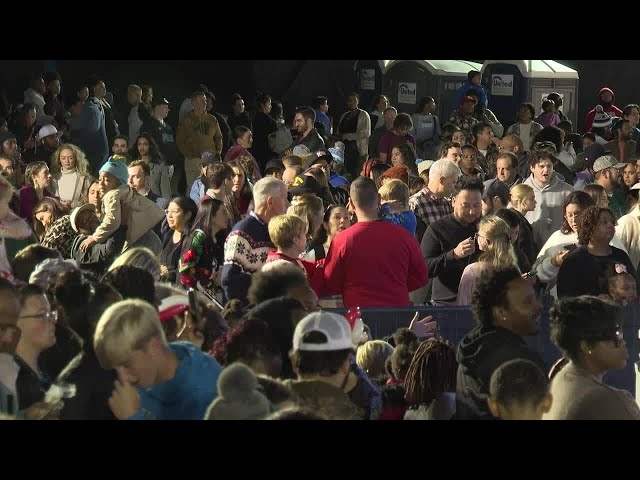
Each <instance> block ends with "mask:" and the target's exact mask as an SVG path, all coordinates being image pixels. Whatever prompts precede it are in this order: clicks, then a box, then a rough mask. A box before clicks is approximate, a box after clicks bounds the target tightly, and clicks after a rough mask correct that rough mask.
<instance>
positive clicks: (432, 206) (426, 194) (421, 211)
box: [409, 186, 453, 227]
mask: <svg viewBox="0 0 640 480" xmlns="http://www.w3.org/2000/svg"><path fill="white" fill-rule="evenodd" d="M409 208H410V209H411V211H412V212H413V213H414V214H415V215H416V217H418V218H419V219H420V220H422V221H423V222H424V223H425V224H426V226H427V227H428V226H429V225H430V224H432V223H433V222H435V221H436V220H439V219H441V218H442V217H446V216H447V215H449V214H450V213H453V207H452V206H451V201H450V200H447V199H446V198H438V197H436V196H435V195H434V194H433V192H431V190H429V188H428V187H426V186H425V187H424V188H423V189H422V190H420V191H419V192H418V193H416V194H414V195H412V196H411V198H409Z"/></svg>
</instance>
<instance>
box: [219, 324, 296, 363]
mask: <svg viewBox="0 0 640 480" xmlns="http://www.w3.org/2000/svg"><path fill="white" fill-rule="evenodd" d="M292 338H293V337H292ZM211 355H213V357H215V359H216V360H218V362H219V363H220V365H222V366H223V367H224V366H226V365H229V364H231V363H233V362H238V361H240V362H243V363H246V364H249V363H252V362H254V361H256V360H258V359H261V358H265V357H280V349H279V348H278V345H277V344H276V342H275V340H274V339H273V335H272V334H271V330H270V329H269V326H268V325H267V323H266V322H263V321H261V320H245V321H243V322H241V323H239V324H238V325H236V326H235V327H233V328H232V329H231V330H229V331H228V332H227V333H226V334H225V335H223V336H221V337H219V338H218V339H217V340H216V341H215V342H214V343H213V347H212V349H211Z"/></svg>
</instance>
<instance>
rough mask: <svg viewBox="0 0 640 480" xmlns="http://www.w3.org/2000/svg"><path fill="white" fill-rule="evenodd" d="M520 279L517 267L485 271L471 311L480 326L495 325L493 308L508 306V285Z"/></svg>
mask: <svg viewBox="0 0 640 480" xmlns="http://www.w3.org/2000/svg"><path fill="white" fill-rule="evenodd" d="M518 278H522V277H521V274H520V270H518V269H517V268H516V267H506V268H493V267H490V268H488V269H487V270H485V272H484V274H483V275H482V276H481V277H480V278H479V279H478V280H477V282H476V286H475V290H474V291H473V295H472V296H471V311H472V312H473V316H474V317H475V318H476V322H477V323H478V325H484V326H492V325H493V307H504V306H506V305H507V303H508V300H507V284H508V283H509V282H512V281H513V280H516V279H518Z"/></svg>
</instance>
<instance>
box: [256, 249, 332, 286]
mask: <svg viewBox="0 0 640 480" xmlns="http://www.w3.org/2000/svg"><path fill="white" fill-rule="evenodd" d="M278 260H283V261H285V262H289V263H293V264H294V265H296V266H297V267H299V268H300V269H302V270H303V271H304V273H305V275H306V276H307V279H309V286H310V287H311V288H313V290H314V291H315V292H316V295H318V296H320V294H321V293H322V289H323V283H324V277H323V275H322V264H323V263H324V258H323V259H322V260H319V261H317V262H309V261H307V260H301V259H299V258H292V257H290V256H288V255H285V254H284V253H281V252H276V251H275V250H272V251H270V252H269V256H268V257H267V261H266V262H264V263H265V265H266V264H267V263H271V262H275V261H278Z"/></svg>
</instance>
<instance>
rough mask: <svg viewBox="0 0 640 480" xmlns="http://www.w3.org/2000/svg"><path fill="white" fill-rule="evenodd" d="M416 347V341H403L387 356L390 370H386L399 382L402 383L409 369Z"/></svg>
mask: <svg viewBox="0 0 640 480" xmlns="http://www.w3.org/2000/svg"><path fill="white" fill-rule="evenodd" d="M417 349H418V344H416V343H410V344H405V343H403V344H400V345H398V346H397V347H396V348H395V349H394V350H393V353H392V354H391V357H389V363H390V366H391V371H390V372H389V371H387V373H389V375H390V376H391V377H393V378H395V379H396V380H398V381H399V382H401V383H404V379H405V378H406V376H407V372H408V371H409V366H410V365H411V360H412V359H413V355H414V354H415V353H416V350H417Z"/></svg>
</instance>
